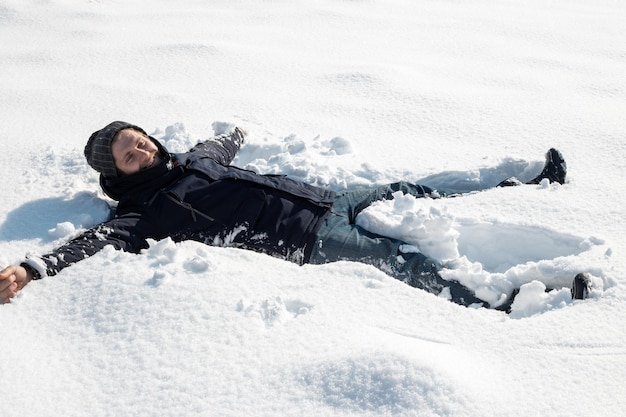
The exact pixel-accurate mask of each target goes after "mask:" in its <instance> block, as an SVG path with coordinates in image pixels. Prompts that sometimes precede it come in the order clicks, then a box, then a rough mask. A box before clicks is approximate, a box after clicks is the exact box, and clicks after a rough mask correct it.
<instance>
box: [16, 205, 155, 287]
mask: <svg viewBox="0 0 626 417" xmlns="http://www.w3.org/2000/svg"><path fill="white" fill-rule="evenodd" d="M146 227H149V224H148V223H147V222H145V221H144V220H142V219H141V217H140V216H138V215H137V216H134V215H133V216H130V215H129V216H126V217H119V218H114V219H112V220H110V221H108V222H105V223H102V224H100V225H98V226H96V227H94V228H92V229H89V230H87V231H85V232H84V233H82V234H81V235H79V236H77V237H75V238H73V239H72V240H70V241H69V242H67V243H66V244H65V245H63V246H61V247H59V248H57V249H55V250H53V251H52V252H51V253H48V254H46V255H43V256H33V255H29V256H27V258H26V260H25V261H24V262H23V265H27V266H28V267H30V269H31V270H34V271H35V272H36V274H35V278H36V279H37V278H44V277H46V276H54V275H56V274H58V273H59V272H60V271H61V270H62V269H64V268H66V267H68V266H70V265H73V264H75V263H77V262H79V261H82V260H83V259H86V258H88V257H90V256H92V255H94V254H96V253H97V252H99V251H100V250H102V248H104V247H105V246H108V245H112V246H113V247H114V248H116V249H121V250H124V251H127V252H134V253H138V252H139V251H141V250H142V249H146V248H147V247H148V243H147V241H146V238H145V237H144V236H149V235H150V231H148V230H142V229H145V228H146ZM37 275H39V276H37Z"/></svg>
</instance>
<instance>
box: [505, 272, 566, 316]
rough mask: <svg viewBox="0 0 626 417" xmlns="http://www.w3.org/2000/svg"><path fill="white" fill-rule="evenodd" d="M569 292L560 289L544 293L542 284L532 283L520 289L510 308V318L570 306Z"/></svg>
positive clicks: (544, 289) (544, 288) (538, 282)
mask: <svg viewBox="0 0 626 417" xmlns="http://www.w3.org/2000/svg"><path fill="white" fill-rule="evenodd" d="M571 302H572V296H571V293H570V290H569V289H567V288H562V289H560V290H552V291H550V292H546V286H545V284H544V283H543V282H540V281H533V282H529V283H528V284H524V285H522V286H521V287H520V290H519V294H517V296H516V297H515V301H514V302H513V305H512V306H511V314H510V317H511V318H523V317H530V316H533V315H535V314H539V313H544V312H546V311H548V310H553V309H555V308H561V307H564V306H566V305H567V304H571Z"/></svg>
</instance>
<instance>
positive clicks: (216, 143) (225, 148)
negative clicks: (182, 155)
mask: <svg viewBox="0 0 626 417" xmlns="http://www.w3.org/2000/svg"><path fill="white" fill-rule="evenodd" d="M245 137H246V132H245V131H244V130H242V129H239V128H238V127H235V129H234V130H233V131H232V132H231V133H228V134H223V135H219V136H216V137H214V138H212V139H209V140H207V141H205V142H201V143H199V144H197V145H196V146H194V147H193V148H192V149H191V152H198V153H201V154H202V155H203V156H206V157H207V158H211V159H213V160H214V161H216V162H218V163H220V164H222V165H229V164H230V163H231V162H232V161H233V159H235V155H237V151H238V150H239V148H240V147H241V145H242V144H243V142H244V138H245Z"/></svg>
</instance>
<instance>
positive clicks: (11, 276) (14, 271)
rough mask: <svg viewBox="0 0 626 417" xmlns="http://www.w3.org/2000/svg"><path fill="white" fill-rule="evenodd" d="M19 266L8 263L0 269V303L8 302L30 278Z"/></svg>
mask: <svg viewBox="0 0 626 417" xmlns="http://www.w3.org/2000/svg"><path fill="white" fill-rule="evenodd" d="M32 278H33V277H32V276H31V273H30V272H28V271H26V269H24V268H23V267H21V266H15V265H10V266H7V267H6V268H4V269H3V270H2V271H0V304H4V303H8V302H9V301H11V298H13V296H14V295H15V294H17V293H18V292H19V291H20V290H21V289H22V288H24V286H25V285H26V284H28V282H29V281H30V280H31V279H32Z"/></svg>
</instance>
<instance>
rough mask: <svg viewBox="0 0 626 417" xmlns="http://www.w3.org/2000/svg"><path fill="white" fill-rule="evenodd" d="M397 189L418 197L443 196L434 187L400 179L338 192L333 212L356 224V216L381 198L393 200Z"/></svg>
mask: <svg viewBox="0 0 626 417" xmlns="http://www.w3.org/2000/svg"><path fill="white" fill-rule="evenodd" d="M397 191H402V192H403V193H404V194H410V195H412V196H414V197H418V198H421V197H431V198H439V197H441V196H442V195H440V194H439V193H438V192H436V191H435V190H433V189H432V188H429V187H426V186H422V185H419V184H411V183H408V182H404V181H400V182H395V183H393V184H388V185H382V186H380V187H376V188H367V189H362V190H354V191H344V192H341V193H338V194H337V197H336V199H335V203H334V204H333V212H334V213H336V214H339V215H341V216H345V217H346V218H347V219H348V223H349V224H354V223H355V221H356V216H357V215H358V214H359V213H360V212H361V211H363V210H364V209H365V208H367V207H368V206H369V205H370V204H372V203H373V202H374V201H379V200H391V199H392V198H393V194H394V193H395V192H397Z"/></svg>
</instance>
